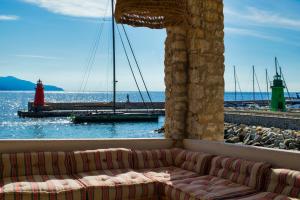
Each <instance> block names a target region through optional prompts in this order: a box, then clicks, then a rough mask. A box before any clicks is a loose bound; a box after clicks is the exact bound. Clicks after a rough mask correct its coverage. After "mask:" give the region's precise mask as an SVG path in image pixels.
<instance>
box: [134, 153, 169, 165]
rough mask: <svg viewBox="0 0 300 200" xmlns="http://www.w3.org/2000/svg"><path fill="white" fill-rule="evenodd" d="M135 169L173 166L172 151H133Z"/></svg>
mask: <svg viewBox="0 0 300 200" xmlns="http://www.w3.org/2000/svg"><path fill="white" fill-rule="evenodd" d="M133 164H134V169H147V168H159V167H169V166H171V165H172V164H173V159H172V153H171V150H170V149H160V150H148V151H147V150H141V151H140V150H135V151H133Z"/></svg>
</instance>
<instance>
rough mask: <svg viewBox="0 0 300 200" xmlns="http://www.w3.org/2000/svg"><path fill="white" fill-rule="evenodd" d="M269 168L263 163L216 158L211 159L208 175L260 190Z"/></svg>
mask: <svg viewBox="0 0 300 200" xmlns="http://www.w3.org/2000/svg"><path fill="white" fill-rule="evenodd" d="M270 167H271V166H270V165H269V164H267V163H264V162H252V161H247V160H243V159H238V158H231V157H223V156H216V157H214V158H213V159H212V162H211V167H210V172H209V174H210V175H212V176H217V177H220V178H224V179H228V180H231V181H232V182H235V183H239V184H243V185H246V186H249V187H251V188H254V189H258V190H260V189H261V188H262V187H263V180H264V175H265V174H266V173H267V172H268V170H270Z"/></svg>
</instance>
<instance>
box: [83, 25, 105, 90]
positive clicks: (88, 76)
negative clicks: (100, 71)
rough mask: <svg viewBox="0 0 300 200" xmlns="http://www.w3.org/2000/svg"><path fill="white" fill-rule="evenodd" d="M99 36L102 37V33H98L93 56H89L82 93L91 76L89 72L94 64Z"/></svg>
mask: <svg viewBox="0 0 300 200" xmlns="http://www.w3.org/2000/svg"><path fill="white" fill-rule="evenodd" d="M102 30H103V29H102ZM101 36H102V31H101V32H100V35H99V37H98V39H97V41H96V47H95V50H94V52H93V55H92V56H91V59H90V66H89V69H88V74H87V77H86V81H85V84H84V87H83V92H84V91H85V89H86V86H87V83H88V81H89V78H90V75H91V70H92V68H93V65H94V64H95V58H96V53H97V51H98V48H99V43H100V39H101Z"/></svg>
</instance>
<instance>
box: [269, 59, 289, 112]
mask: <svg viewBox="0 0 300 200" xmlns="http://www.w3.org/2000/svg"><path fill="white" fill-rule="evenodd" d="M278 68H279V66H278V60H277V58H276V57H275V69H276V75H275V76H274V80H273V83H272V84H271V89H272V101H271V110H272V111H280V112H285V111H286V103H285V97H284V88H285V83H284V81H283V77H282V73H281V70H280V74H279V73H278Z"/></svg>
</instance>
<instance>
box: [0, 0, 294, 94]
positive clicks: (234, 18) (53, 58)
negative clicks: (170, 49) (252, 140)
mask: <svg viewBox="0 0 300 200" xmlns="http://www.w3.org/2000/svg"><path fill="white" fill-rule="evenodd" d="M275 2H276V3H275ZM224 4H225V10H224V12H225V47H226V48H225V49H226V52H225V60H226V61H225V64H226V72H225V83H226V88H225V89H226V91H233V90H234V81H233V67H232V66H233V65H236V67H237V74H238V77H239V80H240V83H241V87H242V90H243V91H251V79H252V77H251V70H252V69H251V67H252V65H255V67H256V72H257V74H258V79H259V81H260V84H261V87H262V88H263V90H266V88H265V69H266V68H268V70H269V72H270V74H269V75H270V77H271V76H272V75H273V74H274V57H275V56H277V57H278V59H279V62H280V64H281V66H282V68H283V70H284V73H285V77H286V79H287V80H286V81H287V84H288V86H289V89H290V90H291V91H300V80H299V78H298V77H299V75H300V62H299V60H300V34H299V33H300V12H299V10H300V1H299V0H276V1H275V0H243V1H240V0H224ZM109 9H110V8H109V4H108V0H76V1H74V0H59V1H58V0H57V1H53V0H0V76H7V75H13V76H17V77H19V78H22V79H26V80H31V81H36V80H37V79H38V78H41V79H42V80H43V81H44V82H45V83H46V84H54V85H58V86H61V87H63V88H65V89H66V90H68V91H79V90H80V89H81V90H83V88H85V91H107V90H111V81H112V79H111V73H112V69H111V48H110V43H111V38H110V35H111V32H110V22H109V21H104V20H102V19H101V18H103V17H105V16H108V15H109ZM101 26H102V27H103V32H102V35H101V38H100V42H99V48H98V51H97V53H96V56H95V63H94V64H93V65H91V66H92V67H91V69H90V70H89V73H87V74H89V75H88V76H84V75H85V74H86V73H85V71H86V70H87V69H88V67H87V66H90V65H88V58H89V57H90V56H91V53H90V52H91V48H92V47H93V42H94V41H95V39H96V38H97V37H96V34H97V31H98V30H99V27H101ZM126 29H127V30H128V34H129V37H130V38H131V41H132V44H133V47H134V50H135V52H136V56H137V58H138V61H139V63H140V65H141V68H142V71H143V73H144V76H145V80H146V82H147V83H148V87H149V89H150V90H154V91H162V90H164V65H163V62H164V40H165V37H166V33H165V30H151V29H147V28H131V27H126ZM117 44H118V45H117V67H118V68H117V79H118V89H119V90H123V91H124V90H136V87H135V85H134V81H133V78H132V76H131V74H130V70H129V67H128V65H127V61H126V58H125V55H124V52H123V51H122V49H121V45H120V39H119V37H118V36H117ZM87 77H88V79H87ZM85 80H88V81H87V82H86V81H85ZM139 81H140V80H139ZM85 82H86V83H85Z"/></svg>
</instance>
